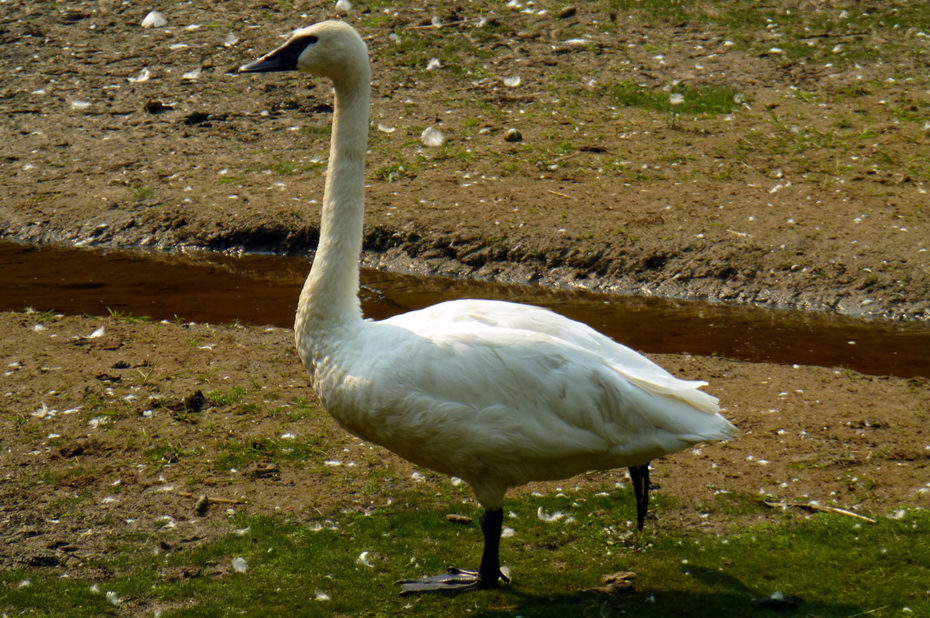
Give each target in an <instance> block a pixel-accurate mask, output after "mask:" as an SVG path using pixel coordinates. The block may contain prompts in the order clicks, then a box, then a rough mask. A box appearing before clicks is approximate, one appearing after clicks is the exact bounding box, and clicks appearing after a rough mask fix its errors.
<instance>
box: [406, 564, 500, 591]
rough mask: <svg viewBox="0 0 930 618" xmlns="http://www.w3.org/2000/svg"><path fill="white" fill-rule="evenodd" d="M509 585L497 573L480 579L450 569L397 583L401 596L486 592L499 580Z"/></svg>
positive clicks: (466, 572)
mask: <svg viewBox="0 0 930 618" xmlns="http://www.w3.org/2000/svg"><path fill="white" fill-rule="evenodd" d="M501 579H502V580H504V582H505V583H509V582H510V580H509V579H508V578H507V577H506V576H505V575H504V574H503V573H500V572H499V571H498V574H497V577H493V576H491V577H482V575H481V573H479V572H478V571H466V570H465V569H457V568H455V567H450V568H449V570H448V571H446V572H445V573H440V574H439V575H431V576H430V577H424V578H421V579H407V580H402V581H399V582H397V583H398V584H400V594H401V596H406V595H408V594H418V593H422V592H445V593H449V594H455V593H458V592H466V591H468V590H487V589H491V588H497V587H498V585H499V580H501Z"/></svg>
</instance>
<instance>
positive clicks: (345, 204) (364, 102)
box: [295, 59, 370, 352]
mask: <svg viewBox="0 0 930 618" xmlns="http://www.w3.org/2000/svg"><path fill="white" fill-rule="evenodd" d="M364 69H365V70H364V71H361V75H358V76H357V77H356V78H355V79H352V80H342V81H336V83H335V90H336V95H335V103H334V105H333V109H334V114H333V127H332V136H331V139H330V153H329V164H328V166H327V170H326V184H325V188H324V191H323V208H322V215H321V221H320V241H319V245H318V247H317V251H316V255H315V256H314V259H313V266H312V267H311V269H310V275H309V276H308V277H307V280H306V282H305V283H304V288H303V291H302V292H301V295H300V300H299V303H298V308H297V321H296V324H295V328H296V335H297V339H298V343H300V342H301V341H308V340H309V339H314V340H319V339H320V338H321V337H323V338H325V336H326V333H328V332H329V333H331V332H334V329H335V328H336V327H338V326H340V325H344V324H347V323H351V322H355V321H360V320H361V319H362V311H361V306H360V304H359V299H358V288H359V266H358V264H359V257H360V254H361V250H362V229H363V215H364V210H365V151H366V149H367V144H368V107H369V98H370V73H369V71H368V64H367V59H366V63H365V66H364ZM302 352H303V350H302Z"/></svg>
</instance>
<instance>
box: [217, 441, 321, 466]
mask: <svg viewBox="0 0 930 618" xmlns="http://www.w3.org/2000/svg"><path fill="white" fill-rule="evenodd" d="M219 450H220V456H219V457H218V458H217V461H216V466H217V469H219V470H228V469H230V468H242V467H243V466H246V465H248V464H250V463H253V462H257V461H271V462H275V463H281V462H290V463H297V462H307V464H308V465H310V464H311V463H312V465H316V461H317V460H319V459H320V458H321V457H322V456H323V455H324V454H325V450H326V449H325V448H324V446H323V440H322V438H319V437H316V436H313V437H310V438H306V439H303V440H297V439H286V438H281V439H275V438H258V439H255V440H252V441H250V442H225V443H223V444H221V445H220V446H219Z"/></svg>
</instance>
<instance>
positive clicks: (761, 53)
mask: <svg viewBox="0 0 930 618" xmlns="http://www.w3.org/2000/svg"><path fill="white" fill-rule="evenodd" d="M356 4H357V5H359V6H358V7H357V8H356V9H354V10H353V11H352V12H351V13H350V14H349V16H348V19H349V20H350V21H351V22H352V23H354V24H356V25H357V26H358V27H359V29H360V30H361V31H362V32H363V33H364V35H365V36H366V37H367V38H368V41H369V46H370V49H371V51H372V54H373V58H374V60H373V64H374V72H375V76H376V77H375V83H374V95H375V97H374V111H373V120H372V126H373V131H372V137H371V153H370V166H369V168H370V173H369V186H368V201H369V214H368V220H367V225H366V241H365V246H366V260H367V261H368V262H369V263H370V264H375V265H379V266H381V267H384V268H394V269H400V270H414V271H418V272H441V273H446V274H460V275H468V276H476V277H484V278H495V279H501V280H520V281H540V282H542V283H547V284H565V285H582V286H587V287H595V288H600V289H605V290H611V291H630V290H632V291H639V292H642V293H652V294H666V295H678V296H696V297H711V298H720V299H729V300H734V301H743V302H763V303H772V304H779V305H784V306H793V307H808V308H818V309H831V310H836V311H841V312H844V313H850V314H868V315H881V316H894V317H910V318H920V319H926V318H927V317H930V299H928V294H927V290H928V288H930V266H928V264H930V261H928V259H927V255H928V253H927V242H928V239H930V216H928V209H927V187H928V184H930V159H928V142H930V140H928V123H930V94H928V91H930V77H928V74H927V71H926V67H927V65H928V64H930V39H928V36H927V32H928V31H930V21H928V18H927V14H926V12H923V13H921V12H920V11H919V10H918V9H915V8H913V7H919V6H922V3H895V2H883V3H875V4H872V3H861V2H855V3H854V2H849V3H844V2H836V3H819V2H802V3H789V2H783V1H781V0H776V1H774V2H769V3H767V4H766V6H765V7H764V8H757V7H756V5H755V3H748V2H733V3H689V4H692V7H691V8H689V9H687V10H686V9H684V8H682V7H680V6H678V5H675V4H674V3H663V2H642V3H636V2H625V1H620V0H616V1H613V2H590V3H584V4H579V5H578V7H577V8H576V9H574V10H568V9H566V8H565V7H564V6H563V5H561V4H556V3H548V2H537V3H536V4H533V5H531V6H530V7H529V8H528V7H525V6H523V7H519V8H514V7H515V6H516V5H515V4H513V3H512V4H511V5H509V6H505V5H504V4H503V3H498V2H490V1H487V0H481V1H476V2H468V3H466V2H443V3H440V2H424V3H417V4H416V7H412V6H405V4H406V3H398V5H397V6H396V7H395V6H393V4H392V3H390V2H372V3H367V4H366V3H364V2H357V3H356ZM522 4H527V3H522ZM331 6H332V3H330V2H327V3H325V5H323V4H321V3H316V2H287V1H284V0H282V1H281V2H260V3H248V4H247V3H244V2H239V1H231V2H223V3H212V2H198V3H167V4H166V5H165V6H163V7H162V10H163V11H164V13H165V14H166V16H167V18H168V26H167V27H165V28H160V29H142V28H141V27H140V26H139V24H140V22H141V21H142V19H143V17H144V16H145V14H146V12H147V11H148V10H149V8H150V7H148V6H146V5H144V4H139V3H131V4H130V3H118V2H115V1H108V0H100V1H99V2H80V1H75V2H70V3H67V4H65V3H31V2H15V1H10V2H5V3H3V4H0V44H2V46H3V49H4V54H3V56H2V58H0V72H2V73H3V75H4V80H2V83H0V112H2V115H0V122H2V123H3V125H2V126H3V133H4V141H3V145H2V150H0V152H2V157H0V172H2V173H0V185H2V195H3V198H4V199H3V201H2V204H0V235H2V236H3V237H6V238H15V239H21V240H27V241H31V242H37V243H49V242H52V243H69V244H70V243H76V244H81V245H88V246H94V245H106V246H144V247H154V248H158V249H167V250H174V249H178V248H180V247H183V246H187V247H189V246H196V247H206V248H211V249H224V250H225V249H246V250H249V249H262V250H275V251H286V252H301V251H305V250H307V249H310V248H312V247H313V246H314V244H315V240H316V237H317V234H318V229H317V226H318V219H317V216H318V215H317V212H316V202H317V201H318V200H319V198H320V193H321V190H322V174H323V170H324V168H325V160H326V152H327V146H326V144H327V140H328V135H329V134H328V125H329V122H330V119H331V108H330V105H331V95H330V91H329V88H328V86H327V85H325V84H323V83H319V82H314V81H311V80H307V79H304V78H299V77H295V76H283V75H275V76H257V77H256V76H249V77H243V76H238V75H235V74H234V72H233V70H234V69H235V67H237V66H238V65H240V64H242V63H243V62H244V61H247V60H250V59H252V58H254V57H256V56H257V55H259V54H260V53H262V52H264V51H267V50H268V49H270V48H271V47H273V46H275V45H276V44H278V43H279V42H280V41H281V39H280V38H279V35H280V34H281V33H285V32H287V31H289V30H290V29H292V28H293V27H295V26H297V25H301V24H305V23H307V22H311V21H317V20H318V19H320V18H323V17H328V16H331V15H332V12H331ZM669 7H672V8H669ZM909 7H910V8H909ZM541 10H544V12H542V13H541V12H540V11H541ZM302 13H303V14H305V15H301V14H302ZM433 17H438V19H439V20H440V22H441V23H442V24H444V25H442V26H440V27H435V26H433V25H431V20H432V18H433ZM482 19H484V20H486V21H485V22H481V20H482ZM907 20H910V21H907ZM899 22H900V23H899ZM895 24H898V25H895ZM392 34H394V35H396V36H397V37H398V38H399V40H395V39H392V38H391V35H392ZM432 58H437V59H438V61H439V68H436V69H433V70H427V66H428V64H429V63H430V60H431V59H432ZM517 77H519V83H517V81H516V78H517ZM628 92H633V93H634V95H636V96H639V97H640V99H639V100H641V101H642V100H645V101H647V103H641V104H636V105H633V106H629V105H627V103H630V102H633V103H635V100H631V99H630V98H624V96H625V95H624V93H628ZM721 92H722V93H723V94H724V99H723V100H724V101H728V103H727V105H728V106H729V107H730V109H727V110H726V111H721V112H719V113H718V112H716V111H713V110H708V109H705V108H701V107H694V108H692V107H690V105H691V104H692V100H695V99H700V96H701V95H702V94H708V93H709V94H711V95H713V94H715V93H716V94H718V95H719V93H721ZM673 94H682V95H683V97H684V102H683V103H681V104H680V105H679V106H670V105H668V102H669V101H671V100H672V95H673ZM734 97H736V98H735V99H734ZM633 99H635V97H633ZM649 101H651V103H648V102H649ZM637 105H638V106H637ZM650 105H652V106H653V107H657V106H658V107H659V109H650V108H649V106H650ZM662 105H665V108H662ZM689 110H693V111H689ZM428 126H434V127H437V128H439V129H440V130H441V131H442V132H443V133H444V134H445V137H446V143H445V145H444V146H442V147H433V148H430V147H425V146H423V145H422V144H421V142H420V134H421V131H422V130H423V129H424V128H426V127H428ZM510 128H513V129H516V130H518V131H519V132H520V134H521V135H522V141H517V142H511V141H506V140H505V134H506V131H507V130H508V129H510ZM39 325H41V327H39ZM101 326H102V327H103V329H104V330H103V334H102V335H101V336H97V337H91V336H90V335H91V334H92V333H94V332H95V330H96V329H97V328H98V327H101ZM657 360H659V361H660V362H661V363H663V364H664V365H666V366H667V367H668V368H669V369H670V370H672V371H674V372H675V373H677V374H680V375H682V376H686V377H702V378H706V379H708V380H709V381H710V382H711V391H712V392H713V393H714V394H717V395H719V396H720V397H721V400H722V402H723V405H724V407H725V408H726V409H727V415H728V416H729V417H730V418H731V419H733V420H734V422H735V423H736V424H737V425H738V426H739V427H740V429H741V430H742V433H741V435H740V437H739V439H738V440H736V441H734V442H732V443H730V444H725V445H709V446H706V447H702V448H700V449H696V450H694V451H689V452H685V453H681V454H678V455H675V456H673V457H669V458H667V459H665V460H663V461H661V462H658V464H657V473H656V475H657V480H658V481H659V483H660V484H661V485H662V489H661V491H662V492H663V493H664V494H666V495H668V496H670V497H673V498H674V500H672V501H671V504H670V505H669V506H667V507H666V508H665V509H663V510H662V512H661V513H660V514H659V520H658V521H657V522H653V524H652V525H658V526H678V525H687V526H707V527H714V526H727V525H731V524H733V523H736V524H740V523H745V522H746V521H748V520H753V519H755V518H759V517H765V514H764V513H761V514H760V513H758V512H756V513H753V514H749V515H726V514H724V513H723V512H722V511H723V509H719V508H718V509H717V510H716V511H714V512H711V513H710V514H709V515H707V516H706V517H704V516H702V513H704V514H706V513H707V512H708V510H711V511H713V509H711V508H710V507H709V506H708V505H710V506H713V505H714V504H716V503H717V502H715V501H718V500H719V499H720V496H719V495H717V496H716V497H715V492H717V491H727V492H731V494H737V495H740V494H741V493H745V494H751V495H753V496H757V495H758V496H770V497H772V498H773V499H775V500H785V501H789V502H805V503H806V502H808V501H809V500H818V501H820V502H821V503H822V504H832V505H837V506H842V507H845V508H855V509H859V510H861V511H863V512H867V513H872V514H878V515H885V514H889V513H893V512H894V511H895V510H897V509H899V508H902V507H907V506H920V507H923V508H926V507H928V506H930V486H928V481H930V475H928V458H930V435H928V434H927V430H926V427H927V420H928V415H930V395H928V388H927V386H928V385H927V381H926V380H925V379H910V380H905V379H899V378H894V377H880V376H865V375H861V374H857V373H854V372H850V371H845V370H834V369H831V368H818V367H788V366H778V365H762V364H748V363H739V362H733V361H728V360H725V359H711V358H692V357H683V356H662V357H659V358H658V359H657ZM0 363H2V366H0V370H2V371H3V374H4V375H3V376H2V377H0V384H2V388H0V452H2V455H0V538H2V541H3V542H2V543H0V568H10V567H15V566H22V565H34V566H48V568H55V569H65V570H67V571H68V572H71V573H78V572H80V571H81V569H84V570H86V569H87V568H88V567H87V564H88V562H89V561H90V559H91V558H93V557H94V556H95V555H99V554H100V552H104V551H106V549H107V548H108V547H109V546H110V545H109V544H110V543H111V542H112V541H113V539H116V538H118V537H119V536H120V535H123V534H125V533H127V532H144V533H151V534H152V535H153V536H152V539H153V541H152V542H153V543H156V542H160V541H163V542H165V543H169V544H170V543H182V542H188V543H201V542H204V541H206V540H209V539H210V538H214V537H215V536H216V535H219V534H224V533H226V532H228V531H229V529H230V524H229V522H228V518H227V517H226V512H225V509H226V508H227V507H228V508H232V509H239V510H246V511H249V512H276V511H282V512H287V513H292V514H295V515H296V516H301V515H302V514H303V515H306V516H307V517H308V518H309V517H318V516H319V514H320V513H326V512H327V511H330V510H332V509H335V508H352V509H367V508H370V507H371V506H372V505H379V504H383V503H384V502H385V501H386V500H387V499H388V498H389V497H391V496H392V495H394V494H396V493H398V492H402V491H403V490H404V489H405V488H407V487H412V486H414V485H415V483H416V481H415V480H412V479H411V473H412V472H413V469H412V468H411V467H410V466H409V465H407V464H405V463H404V462H402V461H399V460H397V459H396V458H394V457H392V456H391V455H390V454H388V453H386V452H384V451H382V450H380V449H377V448H373V447H370V446H369V445H367V444H363V443H361V442H358V441H356V440H355V439H353V438H351V437H349V436H347V435H346V434H344V433H343V432H341V431H340V430H338V429H337V428H336V427H335V426H334V425H333V423H332V422H331V421H330V420H329V419H328V417H326V416H325V415H323V414H322V413H321V412H319V410H318V409H317V408H316V407H315V404H314V403H313V402H312V399H311V397H310V395H309V392H308V389H307V381H306V379H305V377H304V375H303V370H302V368H301V367H300V365H299V362H298V361H297V358H296V355H295V354H294V352H293V349H292V343H291V335H290V333H289V332H287V331H284V330H280V329H270V330H263V329H260V328H235V327H231V326H208V325H179V324H156V323H136V322H131V321H126V320H120V319H116V318H107V319H95V318H80V317H60V318H59V317H54V316H51V315H40V314H26V313H5V314H2V315H0ZM198 390H201V391H203V392H204V393H208V394H210V393H212V395H211V396H210V397H208V401H206V402H205V405H204V407H203V409H202V410H201V411H199V412H192V413H186V412H183V410H182V412H177V411H175V410H173V408H175V409H181V408H179V406H180V404H181V403H183V402H184V401H185V400H187V399H188V398H190V397H191V396H192V395H193V394H195V393H196V392H197V391H198ZM307 401H310V403H309V404H308V403H306V402H307ZM284 434H291V435H293V436H294V437H293V438H282V436H283V435H284ZM289 440H293V442H294V443H295V444H296V445H304V446H306V448H308V449H309V450H308V452H309V453H310V454H311V456H310V457H308V458H307V459H306V460H304V461H294V462H291V463H284V464H278V465H277V467H272V468H268V467H263V466H262V465H260V464H262V462H263V461H264V460H265V459H266V458H265V457H264V456H263V454H262V449H267V448H272V447H273V448H283V447H281V445H282V444H289V442H288V441H289ZM256 445H257V446H256ZM274 445H277V446H274ZM301 448H303V446H302V447H301ZM237 453H238V454H239V455H241V454H242V453H246V454H248V455H249V457H251V458H252V463H251V464H249V465H248V466H246V467H244V468H243V469H237V471H235V472H233V471H231V470H230V469H229V466H225V467H224V465H223V462H224V461H229V457H230V456H231V454H237ZM269 458H270V457H269ZM272 459H273V458H272ZM327 460H333V461H341V462H343V463H344V465H342V466H325V465H323V463H322V462H324V461H327ZM349 462H355V464H356V465H355V466H349V465H348V463H349ZM374 471H379V472H378V473H377V474H375V472H374ZM372 478H378V479H380V482H378V483H372V482H370V481H371V479H372ZM616 480H617V478H616V477H615V476H610V475H604V474H594V475H589V476H584V477H581V478H579V479H575V480H571V481H567V482H566V483H565V485H566V487H574V486H575V485H576V484H597V485H599V486H607V487H612V486H613V484H614V482H616ZM427 482H433V483H444V482H446V481H444V480H441V479H439V478H434V477H430V476H427ZM547 488H551V486H546V488H544V489H547ZM188 494H189V495H188ZM200 494H206V495H208V496H210V497H213V498H225V499H228V500H232V501H234V502H235V504H223V503H216V502H215V503H213V504H212V506H210V508H209V509H208V510H207V512H206V514H205V515H204V516H199V515H197V514H196V513H195V510H194V502H195V499H196V496H198V495H200ZM723 495H725V494H723Z"/></svg>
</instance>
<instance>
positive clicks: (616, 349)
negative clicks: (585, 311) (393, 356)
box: [387, 300, 719, 415]
mask: <svg viewBox="0 0 930 618" xmlns="http://www.w3.org/2000/svg"><path fill="white" fill-rule="evenodd" d="M387 321H388V322H392V323H395V324H397V325H401V326H404V327H406V328H414V329H416V328H423V327H428V325H430V324H433V325H440V326H441V327H445V326H446V325H450V324H459V325H464V324H473V325H475V326H476V327H477V326H486V327H498V328H507V329H514V330H519V331H528V332H531V333H537V334H544V335H548V336H550V337H552V338H554V339H556V340H558V341H562V342H564V343H566V344H567V345H570V346H574V347H578V348H581V349H584V350H587V351H590V352H593V353H595V354H597V355H599V356H600V357H601V358H602V360H603V361H604V362H605V363H607V364H609V365H610V366H611V367H612V368H613V369H614V370H615V371H617V372H619V373H620V374H622V375H623V376H624V377H625V378H627V379H628V380H630V381H632V382H635V383H636V384H638V385H639V386H641V387H642V388H644V389H645V390H647V391H651V392H655V393H657V394H664V395H670V396H673V397H677V398H680V399H682V400H683V401H686V402H687V403H688V404H690V405H691V406H693V407H694V408H696V409H698V410H701V411H702V412H706V413H707V414H711V415H714V414H717V413H718V412H719V405H718V400H717V398H716V397H714V396H712V395H709V394H708V393H705V392H703V391H701V390H699V389H700V387H702V386H706V385H707V382H704V381H700V380H682V379H680V378H676V377H675V376H673V375H672V374H670V373H669V372H668V371H666V370H665V369H663V368H662V367H660V366H659V365H657V364H656V363H654V362H652V361H651V360H649V359H648V358H646V357H645V356H643V355H642V354H640V353H638V352H636V351H635V350H633V349H631V348H629V347H627V346H625V345H623V344H621V343H617V342H616V341H614V340H613V339H611V338H610V337H607V336H606V335H604V334H602V333H600V332H598V331H596V330H595V329H593V328H591V327H590V326H588V325H587V324H583V323H581V322H577V321H575V320H571V319H569V318H567V317H565V316H563V315H560V314H558V313H555V312H554V311H550V310H549V309H545V308H542V307H535V306H532V305H524V304H518V303H510V302H505V301H494V300H459V301H449V302H445V303H440V304H437V305H433V306H431V307H428V308H426V309H423V310H420V311H413V312H410V313H405V314H402V315H399V316H395V317H394V318H391V319H390V320H387Z"/></svg>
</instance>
